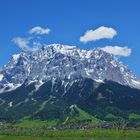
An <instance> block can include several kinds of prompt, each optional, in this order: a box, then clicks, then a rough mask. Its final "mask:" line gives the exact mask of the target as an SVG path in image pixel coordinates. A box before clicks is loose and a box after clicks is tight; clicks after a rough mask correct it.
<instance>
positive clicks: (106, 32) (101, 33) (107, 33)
mask: <svg viewBox="0 0 140 140" xmlns="http://www.w3.org/2000/svg"><path fill="white" fill-rule="evenodd" d="M116 34H117V31H116V30H115V29H113V28H109V27H104V26H101V27H99V28H97V29H95V30H88V31H86V33H85V34H84V35H83V36H81V37H80V41H81V42H84V43H87V42H89V41H96V40H100V39H112V38H113V37H114V36H115V35H116Z"/></svg>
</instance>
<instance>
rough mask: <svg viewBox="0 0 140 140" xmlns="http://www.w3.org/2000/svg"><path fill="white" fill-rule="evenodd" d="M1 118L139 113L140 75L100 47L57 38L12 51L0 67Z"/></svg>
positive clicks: (84, 118)
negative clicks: (37, 46) (80, 45)
mask: <svg viewBox="0 0 140 140" xmlns="http://www.w3.org/2000/svg"><path fill="white" fill-rule="evenodd" d="M0 113H1V116H0V119H1V120H2V121H3V120H6V121H12V120H22V119H25V118H26V119H35V120H36V119H39V120H59V121H61V122H62V123H69V122H73V121H74V122H75V121H76V122H77V123H83V122H84V123H85V122H88V121H89V122H90V123H94V122H103V121H112V120H113V121H114V120H120V119H124V120H135V121H136V122H137V121H138V120H139V119H140V115H139V114H140V80H139V78H138V77H137V76H136V75H135V74H133V72H132V71H130V70H129V69H128V68H127V66H126V65H124V64H123V63H122V62H120V61H119V60H118V59H117V58H116V57H115V56H113V55H111V54H109V53H107V52H105V51H103V50H102V49H101V48H94V49H92V50H84V49H80V48H77V47H76V46H68V45H61V44H51V45H44V46H43V47H42V48H40V49H39V50H37V51H22V52H21V53H19V54H14V55H13V56H12V58H11V60H10V61H9V62H8V64H7V65H4V66H3V67H2V69H1V70H0Z"/></svg>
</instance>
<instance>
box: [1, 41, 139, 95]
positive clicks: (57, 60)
mask: <svg viewBox="0 0 140 140" xmlns="http://www.w3.org/2000/svg"><path fill="white" fill-rule="evenodd" d="M80 78H89V79H92V80H95V81H97V82H103V81H104V80H105V79H106V80H110V81H114V82H117V83H119V84H122V85H126V86H130V87H133V88H140V81H139V79H138V78H137V77H136V76H135V75H134V74H133V73H132V72H131V71H130V70H128V69H127V67H126V66H125V65H123V64H122V63H121V62H119V61H117V60H116V59H115V58H114V57H113V56H112V55H111V54H109V53H106V52H104V51H103V50H101V49H99V48H95V49H93V50H89V51H87V50H83V49H79V48H77V47H75V46H67V45H60V44H52V45H44V47H43V48H41V49H40V50H38V51H35V52H21V53H20V54H15V55H13V56H12V59H11V60H10V61H9V63H8V64H7V65H5V66H4V67H3V68H2V70H1V71H0V89H1V90H0V92H1V93H3V92H6V91H10V90H14V89H16V88H17V87H19V86H21V85H22V84H23V83H24V82H26V83H27V84H30V83H32V82H36V83H37V86H40V85H41V84H43V83H44V82H46V81H49V80H52V81H53V80H55V79H61V80H62V81H63V84H65V85H66V84H67V83H71V82H73V81H74V80H78V79H80Z"/></svg>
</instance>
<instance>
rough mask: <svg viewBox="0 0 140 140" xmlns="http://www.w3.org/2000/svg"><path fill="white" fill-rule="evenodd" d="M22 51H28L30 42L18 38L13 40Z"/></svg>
mask: <svg viewBox="0 0 140 140" xmlns="http://www.w3.org/2000/svg"><path fill="white" fill-rule="evenodd" d="M12 41H13V42H14V43H15V44H16V45H17V46H18V47H20V48H21V49H22V50H28V48H29V47H28V44H29V40H28V39H26V38H21V37H16V38H14V39H13V40H12Z"/></svg>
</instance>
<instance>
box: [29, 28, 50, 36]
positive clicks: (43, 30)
mask: <svg viewBox="0 0 140 140" xmlns="http://www.w3.org/2000/svg"><path fill="white" fill-rule="evenodd" d="M50 31H51V30H50V29H49V28H42V27H40V26H36V27H33V28H32V29H30V30H29V34H35V35H45V34H46V35H47V34H49V32H50Z"/></svg>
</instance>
